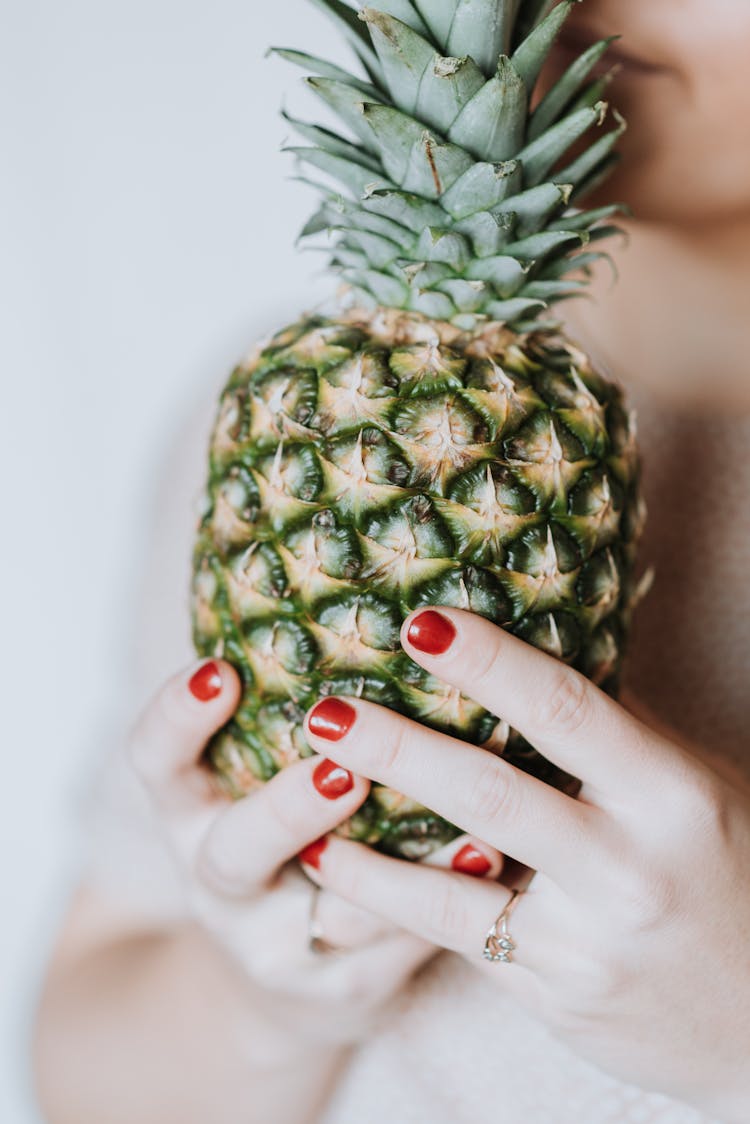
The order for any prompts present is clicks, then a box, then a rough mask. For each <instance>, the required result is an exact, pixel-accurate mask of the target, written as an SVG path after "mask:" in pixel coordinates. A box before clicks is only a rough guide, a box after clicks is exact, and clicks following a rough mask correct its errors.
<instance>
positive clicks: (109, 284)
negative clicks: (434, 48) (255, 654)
mask: <svg viewBox="0 0 750 1124" xmlns="http://www.w3.org/2000/svg"><path fill="white" fill-rule="evenodd" d="M334 39H335V37H334V36H333V35H332V34H331V32H330V30H329V27H328V25H327V23H326V21H325V19H324V17H323V16H322V15H321V14H320V13H318V12H317V11H315V9H314V8H313V6H312V5H311V4H309V3H306V2H305V0H278V2H277V3H276V4H271V5H268V6H267V5H266V4H265V3H264V4H260V3H259V2H258V0H210V2H209V0H204V2H198V0H66V2H65V3H60V2H59V0H22V2H14V0H0V115H1V116H0V378H1V379H2V384H1V385H2V396H1V398H0V450H1V453H0V455H1V456H2V465H1V466H0V473H1V474H0V479H1V480H2V519H1V521H0V536H1V538H2V550H1V551H0V559H1V561H0V567H1V569H2V582H1V585H0V589H2V594H3V601H2V616H1V617H0V619H1V620H2V644H1V646H0V651H1V652H2V667H0V689H1V692H2V717H3V727H2V750H3V757H2V760H3V768H2V784H1V785H0V792H1V793H2V798H1V799H2V806H1V807H0V833H1V836H0V863H1V864H2V871H1V874H2V920H1V923H0V987H1V988H2V999H1V1000H0V1058H1V1064H2V1072H0V1120H2V1121H3V1122H7V1124H38V1116H37V1114H36V1112H35V1110H34V1108H33V1100H32V1096H31V1094H30V1092H29V1086H30V1080H29V1076H28V1069H29V1064H28V1036H29V1028H30V1025H31V1020H32V1010H33V1004H34V998H35V992H36V989H37V988H38V986H39V977H40V973H41V970H42V965H43V962H44V958H45V954H46V952H47V950H48V948H49V946H50V943H51V942H52V940H53V939H54V934H55V927H56V925H57V923H58V920H59V917H60V916H61V913H62V911H63V909H64V905H65V900H66V896H67V895H68V893H69V890H70V886H71V884H72V882H73V879H74V877H75V870H76V848H77V846H78V842H77V837H78V833H77V831H76V824H77V815H78V812H77V809H78V807H79V805H80V799H81V797H80V793H81V790H82V788H83V786H84V785H85V779H86V776H87V775H88V774H89V773H90V772H91V769H92V768H93V765H94V763H95V760H96V758H97V756H101V754H103V753H104V752H105V750H106V743H107V741H108V739H109V738H110V736H112V737H116V736H117V732H118V731H117V729H114V727H117V725H118V722H120V721H121V720H122V719H121V718H120V717H116V716H126V717H127V716H128V715H129V713H130V711H133V712H134V711H135V709H136V707H137V706H138V705H139V704H140V700H141V695H142V694H143V691H144V690H145V688H146V686H147V685H148V680H149V677H150V676H151V674H152V671H153V670H154V668H156V667H160V665H161V663H162V662H166V659H165V657H164V653H165V651H167V650H169V645H168V644H166V643H165V645H164V646H163V648H162V649H160V648H159V643H160V639H159V637H158V635H153V634H150V633H149V631H148V622H146V623H145V624H144V617H143V614H142V613H140V614H139V612H138V608H137V607H138V602H139V596H140V593H142V584H143V581H142V577H143V569H144V565H145V560H146V558H147V557H148V555H149V543H150V541H151V538H152V537H153V540H154V541H156V542H159V541H161V542H162V543H163V542H164V540H165V537H166V538H168V537H169V529H170V527H171V526H172V525H175V526H179V527H181V528H184V527H185V526H187V520H189V519H190V518H191V516H190V514H189V511H188V500H187V499H186V496H185V495H184V494H183V493H184V491H185V489H180V488H179V487H177V488H175V489H173V490H172V489H170V488H169V487H168V486H167V487H166V488H165V485H164V464H165V462H166V461H167V460H168V459H169V456H171V455H172V452H173V449H174V445H175V441H176V439H177V437H178V435H179V433H180V431H182V432H183V433H184V432H185V429H186V423H187V422H188V421H189V419H190V418H191V417H192V418H193V419H194V418H195V415H196V412H198V413H200V412H201V410H203V412H204V413H205V412H206V405H207V404H210V402H211V399H212V397H213V395H214V394H215V392H216V390H217V389H218V387H219V386H220V384H221V381H222V379H223V378H224V377H225V375H226V374H227V373H228V371H229V368H230V367H231V365H232V363H233V362H234V360H235V359H236V358H237V357H239V356H240V355H242V354H243V353H244V351H245V350H246V349H247V348H248V347H249V345H250V344H251V343H252V342H253V340H254V339H255V338H256V337H257V336H259V335H265V334H266V332H267V331H268V330H269V329H273V328H275V327H280V326H281V325H282V324H283V323H284V322H285V320H287V319H289V318H291V317H292V316H294V315H296V313H297V312H298V311H299V310H300V309H302V308H307V307H310V306H311V305H312V304H314V303H315V302H316V301H317V300H319V299H320V298H321V297H323V296H324V295H325V294H326V293H327V292H328V291H329V290H330V288H331V283H330V281H326V280H324V279H323V278H322V277H321V276H320V270H321V268H322V265H323V262H322V260H321V259H320V258H318V257H315V256H312V255H310V254H300V253H298V252H296V251H295V249H294V245H293V243H294V239H295V237H296V235H297V233H298V231H299V229H300V228H301V226H302V224H303V222H304V220H305V218H306V216H307V214H308V213H309V212H310V210H311V209H312V208H313V207H314V199H313V198H312V193H311V192H310V191H309V189H306V188H305V187H303V186H302V185H300V184H297V183H293V182H291V180H290V176H291V175H292V173H293V165H292V161H291V158H290V157H288V156H282V155H281V154H280V153H279V148H280V145H281V143H282V141H283V140H285V139H286V138H287V137H288V128H287V126H286V125H285V124H284V123H283V122H282V121H281V120H280V119H279V118H278V116H277V107H278V106H279V104H280V103H281V101H282V97H283V96H284V94H285V92H286V93H288V95H289V100H290V102H291V104H292V105H295V103H296V106H297V107H299V105H300V96H299V94H297V93H296V92H295V91H296V90H297V88H298V85H299V79H300V77H301V72H300V71H297V70H296V69H295V68H293V67H291V66H289V65H288V64H286V63H284V62H282V61H281V60H278V59H271V60H268V61H264V58H263V56H264V52H265V49H266V47H267V46H268V45H270V44H272V43H274V44H280V45H296V46H300V47H303V48H305V49H307V50H309V51H311V52H312V53H324V54H325V53H327V54H329V55H330V54H332V53H333V55H334V56H336V55H338V57H339V58H341V54H340V52H339V51H338V50H337V46H336V47H333V48H332V47H331V43H332V41H334ZM203 428H205V419H204V421H203V422H201V420H200V419H199V421H198V423H197V429H198V431H200V432H202V429H203ZM188 431H189V430H188ZM165 528H166V530H165ZM159 532H161V539H159ZM167 552H168V551H167ZM176 585H179V583H176V582H175V581H174V575H173V573H171V574H169V575H167V574H166V571H165V573H164V575H163V576H162V581H161V585H160V586H159V584H158V582H157V587H158V588H157V589H156V592H154V591H153V590H152V594H151V596H152V603H153V601H154V598H156V599H162V600H165V601H166V602H167V604H166V610H165V611H166V612H167V613H169V612H170V611H171V613H172V617H173V619H175V620H176V621H177V622H178V626H177V627H178V631H180V630H182V632H181V638H182V637H184V636H186V635H187V616H186V608H185V595H184V590H183V588H182V587H181V586H180V587H179V588H175V586H176ZM151 623H152V624H153V621H152V622H151ZM149 660H150V662H149ZM144 669H145V670H144ZM164 670H165V671H171V670H172V668H171V667H165V669H164Z"/></svg>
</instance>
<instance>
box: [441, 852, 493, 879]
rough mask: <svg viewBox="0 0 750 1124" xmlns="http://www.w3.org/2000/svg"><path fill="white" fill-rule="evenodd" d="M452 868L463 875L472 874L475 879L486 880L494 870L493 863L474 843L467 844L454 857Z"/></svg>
mask: <svg viewBox="0 0 750 1124" xmlns="http://www.w3.org/2000/svg"><path fill="white" fill-rule="evenodd" d="M451 866H452V867H453V869H454V870H457V871H459V873H461V874H471V875H473V877H474V878H484V876H485V874H487V872H488V871H489V870H491V869H492V863H491V862H490V860H489V859H488V858H487V856H486V855H484V854H482V852H481V851H480V850H479V849H478V848H477V847H475V846H474V845H473V844H472V843H467V844H466V846H465V847H462V848H461V850H460V851H456V853H455V855H454V856H453V862H452V863H451Z"/></svg>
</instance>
